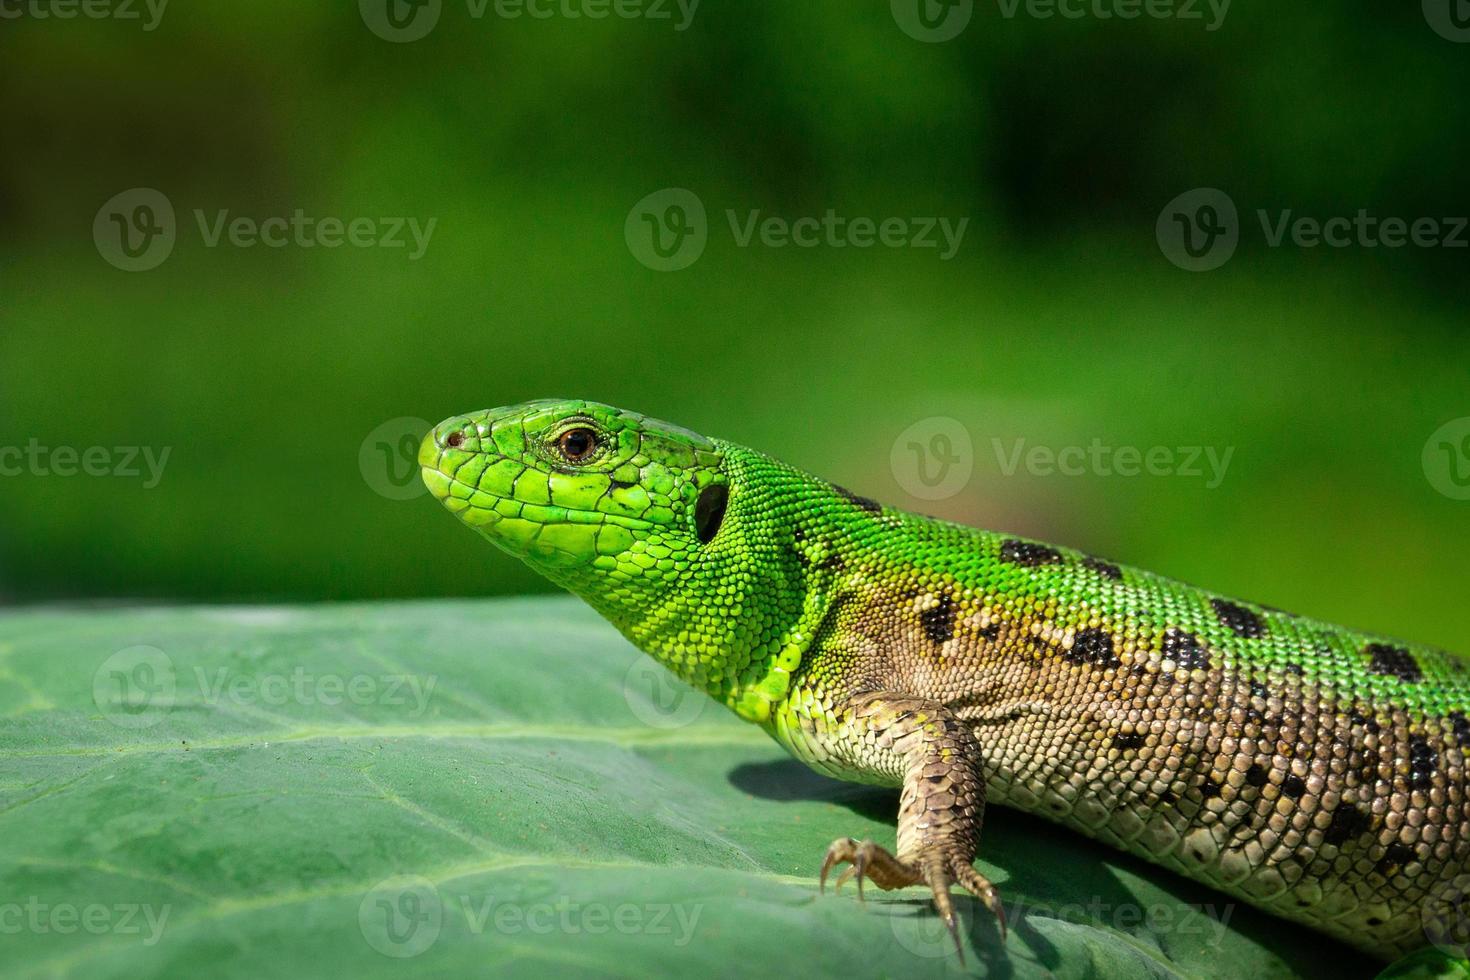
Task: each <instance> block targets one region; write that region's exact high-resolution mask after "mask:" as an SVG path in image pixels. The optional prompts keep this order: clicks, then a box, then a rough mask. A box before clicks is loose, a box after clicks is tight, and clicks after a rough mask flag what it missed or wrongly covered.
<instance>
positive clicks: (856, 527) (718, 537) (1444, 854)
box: [419, 400, 1470, 958]
mask: <svg viewBox="0 0 1470 980" xmlns="http://www.w3.org/2000/svg"><path fill="white" fill-rule="evenodd" d="M419 460H420V463H421V465H422V467H423V475H424V479H425V481H426V483H427V484H428V486H429V487H430V489H431V490H432V491H433V493H434V494H435V496H437V497H438V498H439V499H440V500H441V501H442V502H443V503H444V504H445V506H446V507H448V508H449V509H450V510H451V511H452V512H454V513H456V514H457V516H459V518H460V519H461V520H463V521H464V522H465V523H467V524H469V525H471V526H472V527H474V528H476V529H477V530H479V531H480V532H481V533H482V534H484V535H485V536H486V537H487V538H489V539H490V540H491V541H493V542H494V543H495V544H497V545H499V546H500V547H502V548H503V549H505V550H507V551H509V552H510V553H512V554H514V555H516V556H517V557H519V558H521V559H523V560H524V561H526V562H527V563H528V564H530V565H532V566H533V567H534V568H536V569H537V570H538V571H540V572H542V573H543V574H545V575H546V576H547V577H548V578H550V579H551V580H552V581H554V582H556V583H557V584H559V585H561V586H563V587H565V588H567V589H569V590H570V591H572V592H574V593H576V594H577V595H579V596H581V597H582V598H583V599H585V600H586V601H587V602H588V603H589V604H590V605H592V606H593V607H594V608H595V609H596V610H597V611H598V612H600V613H601V614H602V615H603V616H605V617H606V618H607V619H608V620H610V621H611V622H612V623H613V624H614V625H615V626H617V628H618V629H620V630H621V631H622V632H623V633H624V634H625V635H626V636H628V637H629V639H631V640H632V642H633V643H634V644H636V645H637V646H638V647H640V648H641V649H643V650H645V651H646V652H648V653H649V654H651V655H652V656H654V657H655V658H657V659H658V660H659V661H660V662H662V663H663V664H665V665H666V666H667V667H668V668H669V669H670V670H672V671H673V672H674V673H676V674H677V675H678V676H680V677H681V678H683V679H684V680H685V681H687V682H689V683H690V684H692V685H694V686H696V687H698V688H700V689H702V690H704V691H706V692H707V693H708V694H709V695H710V696H712V697H714V698H715V699H717V700H719V701H721V702H722V703H724V704H726V705H727V706H729V707H730V708H731V709H732V710H734V711H735V712H736V713H737V714H739V715H740V716H741V717H743V718H745V719H747V720H749V721H752V722H754V723H757V724H759V725H760V726H761V727H763V728H764V729H765V730H766V731H767V732H769V733H770V734H771V735H772V736H773V737H774V738H775V739H776V740H777V741H778V742H780V743H781V744H782V745H783V746H785V747H786V748H787V749H788V750H789V751H790V752H791V753H792V754H793V755H794V756H796V757H797V758H799V759H801V760H803V761H804V762H806V763H807V764H809V765H810V766H812V767H813V768H815V769H817V770H818V771H821V772H824V773H827V774H829V775H832V776H835V777H838V778H841V779H847V780H854V781H859V782H869V783H877V784H882V785H892V786H898V787H901V788H902V796H901V802H900V813H899V821H898V847H897V850H896V852H894V853H890V852H889V851H887V850H885V849H884V848H882V847H880V846H878V845H876V844H874V843H872V842H871V841H864V842H858V841H855V840H852V839H849V838H839V839H838V840H836V841H834V843H833V845H832V847H831V848H830V849H829V850H828V853H827V855H826V858H825V860H824V862H823V865H822V878H823V880H824V881H825V878H826V875H827V872H828V870H829V869H830V868H831V867H832V866H833V865H835V864H839V863H847V864H850V865H851V866H850V867H848V868H846V869H845V870H844V872H843V878H846V877H850V876H853V875H854V874H855V875H856V877H857V879H858V884H859V886H860V887H861V884H862V881H863V879H864V878H865V877H866V878H868V879H869V880H871V881H873V882H874V883H876V884H878V885H879V886H880V887H884V888H894V887H901V886H905V885H910V884H924V885H927V886H928V887H929V888H930V889H931V890H932V891H933V893H934V898H935V904H936V907H937V908H938V910H939V912H940V914H941V915H942V916H943V917H944V918H945V921H946V923H947V924H948V925H949V927H950V929H951V931H952V932H953V931H954V929H955V916H954V909H953V904H952V899H951V897H950V888H951V886H952V885H954V884H958V885H960V886H961V887H963V888H965V889H967V890H968V891H970V892H971V893H972V894H974V895H976V896H977V897H978V898H980V900H981V901H982V902H984V903H985V904H986V906H987V907H989V908H990V909H991V910H992V911H994V912H995V913H996V914H997V915H1000V914H1001V910H1000V905H999V901H998V896H997V893H996V890H995V888H994V887H993V886H992V885H991V884H990V882H988V881H987V880H986V879H985V878H984V877H983V876H982V875H981V874H980V873H979V872H978V871H976V870H975V869H974V867H973V865H972V862H973V859H974V857H975V854H976V850H977V847H978V843H979V836H980V827H981V818H982V816H983V810H984V806H985V804H986V802H987V801H989V802H992V803H1001V804H1004V805H1008V806H1011V807H1015V808H1018V809H1020V810H1023V811H1026V812H1028V813H1033V814H1037V815H1039V816H1042V817H1045V818H1046V819H1048V820H1052V821H1055V822H1058V823H1060V824H1063V825H1065V826H1068V827H1070V828H1072V829H1075V830H1077V831H1080V832H1081V833H1084V834H1086V835H1088V836H1091V837H1094V838H1097V839H1099V840H1102V841H1106V842H1107V843H1109V844H1112V845H1114V846H1116V847H1119V848H1121V849H1123V850H1126V851H1129V852H1132V853H1134V854H1136V855H1139V856H1141V857H1143V858H1146V859H1148V860H1150V861H1153V862H1155V863H1158V864H1160V865H1163V866H1165V867H1167V868H1170V869H1173V870H1174V871H1177V872H1179V873H1181V874H1183V875H1186V876H1188V877H1190V878H1193V879H1195V880H1197V881H1201V882H1204V883H1207V884H1209V885H1211V886H1213V887H1216V888H1218V889H1220V890H1221V891H1224V892H1226V893H1228V894H1230V895H1233V896H1235V897H1237V898H1239V899H1242V900H1244V901H1246V902H1249V903H1250V904H1253V905H1256V906H1258V907H1260V908H1263V909H1266V910H1267V911H1270V912H1272V913H1275V914H1277V915H1280V916H1282V917H1284V918H1287V919H1290V920H1292V921H1295V922H1299V923H1302V924H1305V925H1308V926H1311V927H1313V928H1316V929H1319V930H1321V931H1323V932H1325V933H1327V934H1330V935H1332V936H1334V937H1336V938H1338V939H1340V940H1342V941H1344V942H1347V943H1350V944H1352V945H1354V946H1356V947H1358V948H1360V949H1362V950H1364V951H1366V952H1368V953H1370V954H1372V955H1375V956H1378V957H1382V958H1390V957H1393V956H1397V955H1401V954H1403V953H1406V952H1408V951H1410V950H1413V949H1416V948H1418V947H1421V946H1424V945H1425V943H1426V942H1427V941H1428V940H1427V939H1426V929H1428V931H1429V938H1430V939H1437V938H1442V937H1440V936H1437V935H1436V933H1435V930H1436V929H1443V928H1449V927H1448V926H1443V923H1444V922H1454V921H1457V920H1456V919H1455V909H1454V905H1455V900H1456V899H1458V898H1459V897H1460V895H1461V894H1463V893H1464V892H1465V891H1466V890H1470V889H1466V888H1465V887H1464V886H1465V884H1466V882H1467V881H1470V878H1465V879H1461V878H1459V876H1461V875H1464V874H1466V873H1467V872H1470V807H1467V762H1466V759H1467V756H1466V751H1467V746H1470V718H1467V714H1470V669H1467V665H1466V664H1465V662H1463V661H1462V660H1460V659H1458V658H1456V657H1454V656H1452V655H1450V654H1448V653H1445V652H1443V651H1439V650H1435V649H1431V648H1428V647H1423V646H1416V645H1413V644H1408V643H1401V642H1398V641H1395V640H1391V639H1387V638H1384V637H1380V636H1374V635H1370V634H1366V633H1362V632H1358V631H1354V630H1349V629H1344V628H1342V627H1338V626H1332V625H1329V624H1326V623H1321V622H1317V621H1314V620H1310V619H1306V618H1302V617H1298V616H1294V615H1291V614H1289V613H1285V612H1282V611H1279V610H1276V609H1273V608H1269V607H1266V606H1261V605H1258V604H1254V603H1249V602H1242V601H1239V600H1234V599H1229V598H1226V597H1224V596H1220V595H1217V594H1215V593H1213V592H1210V591H1207V590H1202V589H1198V588H1194V587H1192V586H1188V585H1184V584H1182V583H1179V582H1175V581H1172V580H1169V579H1166V578H1163V577H1160V576H1157V575H1153V574H1151V573H1148V572H1144V571H1140V570H1137V569H1133V568H1129V567H1125V566H1122V565H1118V564H1114V563H1112V562H1108V561H1105V560H1102V559H1099V558H1095V557H1091V556H1088V555H1085V554H1082V553H1080V552H1077V551H1074V550H1071V549H1067V548H1061V547H1055V546H1051V545H1046V544H1042V543H1039V542H1035V541H1031V540H1026V539H1021V538H1017V537H1013V536H1009V535H1004V534H997V533H992V532H988V531H982V530H977V529H975V528H970V527H964V526H960V525H957V524H952V523H948V522H944V521H939V520H935V519H932V518H927V517H922V516H918V515H914V514H909V513H905V512H903V511H900V510H897V509H894V508H890V507H884V506H880V505H879V504H877V503H875V502H874V501H871V500H869V499H867V498H864V497H860V496H858V495H856V494H853V493H851V492H849V491H847V490H845V489H843V488H841V487H837V486H834V485H832V484H830V483H828V482H826V481H824V480H821V479H819V478H817V477H814V476H811V475H808V474H806V473H804V472H802V471H800V470H797V469H795V468H792V467H790V466H787V465H785V464H784V463H781V462H778V461H776V460H773V459H771V458H769V457H767V456H764V455H762V454H760V453H758V452H755V451H753V450H749V449H745V448H743V447H740V446H737V445H734V444H731V443H728V442H724V441H721V440H716V439H707V438H705V437H703V436H699V435H696V434H695V433H692V432H689V431H687V430H684V429H680V428H678V427H676V426H672V425H669V424H667V423H663V422H659V421H656V420H653V419H649V418H646V417H643V416H640V415H638V414H636V413H632V412H627V411H623V410H619V409H616V408H611V407H609V406H605V405H600V404H597V403H593V402H584V401H550V400H548V401H538V402H528V403H525V404H523V405H519V406H512V407H507V408H499V409H492V410H489V411H486V412H479V413H474V414H472V415H466V416H459V417H456V418H453V419H449V420H447V421H445V422H443V423H441V424H440V425H439V426H437V427H436V428H435V429H434V431H433V432H431V433H430V434H429V436H428V437H427V438H426V439H425V441H424V443H423V446H422V448H421V450H420V456H419ZM842 880H843V879H842V878H840V879H839V883H840V882H841V881H842ZM1001 928H1002V931H1003V929H1004V922H1003V919H1002V921H1001Z"/></svg>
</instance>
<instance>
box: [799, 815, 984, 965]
mask: <svg viewBox="0 0 1470 980" xmlns="http://www.w3.org/2000/svg"><path fill="white" fill-rule="evenodd" d="M844 862H845V863H847V864H848V865H849V867H846V868H844V869H843V870H842V874H840V875H838V876H837V883H836V885H835V886H834V887H836V888H841V887H842V883H843V882H845V881H847V880H848V879H849V878H856V879H857V889H858V898H859V899H861V898H862V897H863V879H864V878H870V879H872V881H873V884H875V885H877V886H878V887H879V888H882V889H883V890H885V891H888V890H890V889H894V888H903V887H905V886H907V885H919V884H925V885H928V886H929V888H930V890H931V891H932V892H933V893H934V908H935V909H936V910H937V911H938V912H939V915H940V917H941V918H943V919H944V924H945V926H946V927H948V929H949V934H950V937H951V938H952V939H953V940H954V945H955V949H956V951H958V952H959V954H960V960H961V962H963V961H964V958H965V952H964V949H963V948H962V947H961V946H960V935H959V928H958V924H957V920H956V918H955V911H954V901H953V899H952V898H951V897H950V894H949V889H950V886H951V885H953V884H955V883H958V884H959V885H960V886H961V887H963V888H964V889H965V890H966V891H967V892H969V893H970V894H971V895H974V896H975V897H976V898H978V899H980V901H981V902H983V903H984V904H985V907H986V908H987V909H989V910H990V911H991V913H992V914H993V915H994V916H995V921H996V925H997V927H998V928H999V929H1000V938H1001V942H1005V938H1006V914H1005V909H1004V907H1002V905H1001V904H1000V892H998V891H996V889H995V886H994V885H992V884H991V883H990V880H989V879H988V878H986V877H985V876H984V875H982V874H981V873H980V872H978V871H976V870H975V869H974V867H973V866H971V864H970V862H968V861H966V860H965V859H964V858H963V857H961V856H960V855H959V854H958V853H956V852H955V851H953V850H951V849H948V848H945V847H944V846H942V845H939V844H929V845H925V846H924V847H923V848H921V849H920V850H919V852H918V853H917V854H916V855H914V859H913V860H908V861H905V860H901V859H899V858H896V857H894V856H893V855H892V854H890V853H888V851H887V850H885V849H884V848H883V847H881V846H879V845H878V844H875V843H873V842H872V841H870V840H865V841H862V842H859V841H857V840H854V839H853V838H851V837H839V838H837V840H835V841H833V842H832V845H831V846H830V847H828V848H827V855H826V857H824V858H822V873H821V876H820V878H819V882H820V888H821V890H822V891H826V889H827V874H828V873H829V872H830V871H831V870H832V868H833V866H834V865H838V864H842V863H844Z"/></svg>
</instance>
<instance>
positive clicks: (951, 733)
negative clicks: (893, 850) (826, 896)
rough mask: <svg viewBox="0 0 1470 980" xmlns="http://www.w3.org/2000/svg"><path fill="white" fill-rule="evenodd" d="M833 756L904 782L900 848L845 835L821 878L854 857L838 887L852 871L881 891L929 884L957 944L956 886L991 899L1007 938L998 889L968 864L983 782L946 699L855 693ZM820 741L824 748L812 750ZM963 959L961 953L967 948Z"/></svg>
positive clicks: (965, 732)
mask: <svg viewBox="0 0 1470 980" xmlns="http://www.w3.org/2000/svg"><path fill="white" fill-rule="evenodd" d="M837 727H838V731H837V732H836V733H835V734H836V738H833V739H830V740H829V739H822V738H821V737H820V736H818V738H817V741H818V743H822V742H825V743H826V744H827V745H828V746H831V747H832V762H835V763H837V765H838V766H839V767H841V768H842V769H845V770H847V771H848V772H851V773H855V774H857V775H859V776H862V777H865V778H868V779H873V780H878V781H884V782H897V783H898V784H899V785H901V786H902V787H903V790H902V796H901V798H900V802H899V811H898V854H897V856H895V855H893V854H890V853H889V852H888V851H886V850H884V849H883V848H882V847H880V846H879V845H877V844H875V843H873V842H872V841H862V842H859V841H856V840H854V839H853V838H851V837H842V838H838V839H837V840H835V841H833V842H832V845H831V847H829V848H828V849H827V855H826V857H825V858H824V859H823V860H822V872H821V884H822V886H823V887H824V888H825V886H826V882H827V874H828V872H830V871H831V870H832V868H833V866H835V865H837V864H841V863H848V864H850V865H851V866H850V867H848V868H845V869H844V870H843V872H842V874H841V875H840V876H839V877H838V879H837V885H838V886H839V887H840V886H841V885H842V883H843V882H844V881H846V880H847V879H848V878H853V877H855V878H856V879H857V883H858V893H859V896H861V893H862V884H863V879H864V878H865V877H866V878H868V879H871V880H872V882H873V883H874V884H876V885H877V886H878V887H879V888H883V889H891V888H903V887H905V886H907V885H917V884H925V885H928V886H929V888H930V890H931V891H932V892H933V894H934V906H935V908H936V909H937V910H938V911H939V914H940V916H941V917H942V918H943V919H944V924H945V925H946V926H947V927H948V928H949V931H950V935H951V936H952V937H953V938H954V941H955V947H956V949H960V941H959V932H958V929H957V925H956V919H955V911H954V902H953V900H952V898H951V897H950V887H951V886H952V885H954V884H959V885H960V886H962V887H963V888H964V889H965V890H966V891H968V892H970V893H971V894H972V895H974V896H975V897H976V898H979V899H980V900H981V901H982V902H984V903H985V907H986V908H988V909H990V911H991V912H992V913H994V915H995V917H996V921H997V922H998V924H999V927H1000V933H1001V939H1002V940H1004V939H1005V911H1004V909H1003V908H1002V907H1001V904H1000V894H999V893H998V892H997V891H996V889H995V886H994V885H992V884H991V883H990V881H989V880H987V879H986V878H985V876H984V875H982V874H980V872H978V871H976V870H975V868H974V867H973V865H972V864H971V862H973V861H974V859H975V852H976V850H977V848H978V846H979V842H980V824H981V819H982V817H983V816H984V811H985V779H984V774H983V773H982V771H981V766H980V746H979V744H978V743H977V742H976V741H975V737H974V735H973V734H971V732H970V730H969V728H967V727H966V726H965V724H964V723H963V722H961V721H960V720H959V719H958V718H956V717H955V716H954V715H953V714H951V713H950V712H949V711H948V710H947V709H946V708H945V707H944V706H943V705H941V704H939V703H938V702H935V701H928V700H925V699H923V698H914V697H909V696H907V695H903V694H895V693H891V692H886V691H877V692H870V693H865V694H860V695H857V696H855V697H853V698H852V699H851V700H850V701H848V702H847V704H846V705H845V706H844V708H843V710H841V711H840V712H839V713H838V725H837ZM813 747H819V746H813ZM960 956H961V958H963V956H964V952H963V950H962V949H961V951H960Z"/></svg>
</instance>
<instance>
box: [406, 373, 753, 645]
mask: <svg viewBox="0 0 1470 980" xmlns="http://www.w3.org/2000/svg"><path fill="white" fill-rule="evenodd" d="M419 465H420V466H421V467H422V470H423V478H424V483H425V484H426V485H427V486H428V488H429V490H430V492H432V493H433V494H434V496H435V497H437V498H438V499H439V501H440V502H441V503H443V504H444V506H445V507H446V508H448V509H449V511H450V512H451V513H453V514H455V515H456V516H458V517H459V519H460V520H461V521H463V522H464V523H466V524H468V525H469V526H470V527H472V528H474V529H475V530H477V531H479V532H480V534H482V535H484V536H485V537H486V538H488V539H489V540H490V541H491V542H493V543H494V544H496V545H498V546H499V547H500V548H502V549H504V550H505V551H507V552H509V553H510V554H512V555H514V556H516V557H517V558H520V559H521V560H523V561H525V562H526V563H527V564H529V565H530V566H531V567H533V568H535V569H536V570H537V571H539V572H540V573H541V574H543V575H545V576H546V577H547V578H549V579H551V580H552V581H553V582H555V583H557V584H558V585H561V586H562V587H563V588H566V589H569V590H571V591H572V592H574V593H576V594H578V595H580V596H581V597H582V598H583V599H585V600H587V602H589V603H590V604H591V605H592V606H594V608H597V609H598V610H599V611H600V612H602V613H603V614H604V615H606V616H608V617H609V618H611V619H614V621H618V620H619V619H623V620H627V619H630V618H632V617H633V616H635V615H637V614H638V613H639V612H640V611H641V610H643V609H646V608H647V607H648V606H649V605H650V604H651V603H653V602H654V601H656V600H657V599H658V597H659V596H661V595H662V594H664V593H665V592H667V591H668V589H669V588H670V587H671V586H673V585H674V584H675V583H676V582H677V581H678V580H679V578H680V577H681V576H682V575H684V574H685V573H686V572H687V570H688V569H689V567H690V566H691V565H692V564H693V563H694V562H695V561H696V559H697V557H698V555H699V552H700V550H701V549H702V548H704V547H705V546H706V545H707V544H708V543H709V542H710V541H711V540H712V539H713V538H714V537H715V534H716V532H718V531H719V529H720V526H721V524H722V522H723V520H724V516H725V510H726V501H727V498H728V495H729V478H728V477H727V475H726V472H725V458H724V452H723V451H722V450H721V448H720V447H718V446H717V445H716V444H715V443H714V442H713V441H711V440H709V439H706V438H704V437H703V436H700V435H697V434H695V433H693V432H690V431H688V430H687V429H681V428H679V427H678V426H674V425H670V424H668V423H667V422H660V421H658V420H657V419H651V418H646V417H644V416H642V415H639V414H637V413H635V412H628V411H624V410H622V409H618V408H613V407H611V406H608V405H600V404H597V403H596V402H588V401H580V400H560V399H555V400H553V399H547V400H540V401H532V402H525V403H523V404H520V405H512V406H509V407H505V408H492V409H488V410H486V411H482V412H473V413H471V414H468V415H459V416H455V417H454V418H451V419H446V420H445V421H443V422H441V423H439V425H437V426H435V427H434V429H433V431H431V432H430V433H429V434H428V435H427V436H426V437H425V438H424V441H423V443H422V445H421V446H420V447H419Z"/></svg>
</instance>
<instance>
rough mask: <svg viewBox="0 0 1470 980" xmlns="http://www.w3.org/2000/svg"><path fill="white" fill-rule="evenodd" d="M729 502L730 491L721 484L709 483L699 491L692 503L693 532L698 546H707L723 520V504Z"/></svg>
mask: <svg viewBox="0 0 1470 980" xmlns="http://www.w3.org/2000/svg"><path fill="white" fill-rule="evenodd" d="M729 500H730V491H729V489H728V488H727V487H726V486H725V485H724V484H723V483H711V484H710V485H709V486H707V487H705V488H704V489H703V490H701V491H699V499H698V500H696V501H695V502H694V531H695V533H696V534H698V535H699V543H700V544H709V543H710V541H711V540H713V539H714V536H715V534H716V533H717V532H718V531H719V530H720V524H721V523H722V522H723V521H724V520H725V504H726V503H728V502H729Z"/></svg>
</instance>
